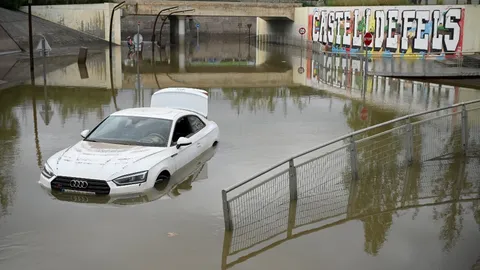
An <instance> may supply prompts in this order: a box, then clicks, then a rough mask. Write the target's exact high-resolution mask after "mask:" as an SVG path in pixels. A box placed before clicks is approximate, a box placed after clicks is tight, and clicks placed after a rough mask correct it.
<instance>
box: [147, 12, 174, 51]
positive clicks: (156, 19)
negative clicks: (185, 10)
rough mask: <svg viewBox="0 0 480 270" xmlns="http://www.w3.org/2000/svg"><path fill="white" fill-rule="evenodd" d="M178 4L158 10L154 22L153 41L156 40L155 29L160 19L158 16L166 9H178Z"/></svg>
mask: <svg viewBox="0 0 480 270" xmlns="http://www.w3.org/2000/svg"><path fill="white" fill-rule="evenodd" d="M177 8H178V6H176V7H170V8H164V9H162V10H160V12H158V14H157V17H156V18H155V22H154V23H153V31H152V43H153V42H154V41H155V29H156V27H157V21H158V17H160V14H161V13H162V12H164V11H167V10H172V9H177Z"/></svg>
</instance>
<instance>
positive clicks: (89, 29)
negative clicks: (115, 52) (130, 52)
mask: <svg viewBox="0 0 480 270" xmlns="http://www.w3.org/2000/svg"><path fill="white" fill-rule="evenodd" d="M114 6H115V4H114V3H103V4H85V5H84V4H78V5H77V4H76V5H43V6H32V14H33V15H34V16H37V17H40V18H42V19H45V20H47V21H50V22H54V23H58V24H60V25H64V26H66V27H69V28H71V29H75V30H78V31H80V32H82V33H86V34H89V35H92V36H95V37H99V38H102V39H104V40H107V41H108V40H109V33H110V32H109V31H110V28H109V26H110V15H111V13H112V9H113V7H114ZM20 10H21V11H23V12H28V7H26V6H23V7H21V8H20ZM121 13H122V10H117V11H116V12H115V18H114V20H113V28H112V40H113V42H114V43H115V44H120V42H121V35H120V29H121V25H120V24H121V21H120V17H121Z"/></svg>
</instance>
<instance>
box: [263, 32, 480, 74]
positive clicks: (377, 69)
mask: <svg viewBox="0 0 480 270" xmlns="http://www.w3.org/2000/svg"><path fill="white" fill-rule="evenodd" d="M255 42H256V44H257V46H258V48H259V49H267V48H268V46H275V45H281V46H290V47H293V48H298V49H301V50H307V51H310V52H312V53H313V54H314V56H312V57H315V55H316V57H317V58H319V57H318V56H320V58H322V59H329V58H330V59H331V58H333V57H336V56H337V57H340V58H344V59H345V60H350V59H358V60H361V61H362V62H361V65H360V67H361V69H362V70H364V71H365V73H366V74H371V75H380V76H393V77H399V76H402V77H448V76H450V77H458V76H469V77H471V76H480V54H479V52H461V53H460V52H429V53H393V52H388V51H382V52H380V51H372V49H371V48H369V49H368V50H364V48H359V49H358V50H355V51H346V50H344V49H335V48H332V49H331V50H328V51H326V50H325V49H324V45H323V44H321V43H320V42H312V41H311V40H307V39H306V38H299V37H293V36H285V35H273V34H272V35H258V36H256V38H255ZM301 56H302V57H303V55H301ZM365 60H367V61H365ZM406 60H409V61H406ZM413 60H415V61H413ZM345 62H346V63H345V64H346V65H347V67H348V61H345Z"/></svg>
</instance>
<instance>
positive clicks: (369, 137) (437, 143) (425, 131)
mask: <svg viewBox="0 0 480 270" xmlns="http://www.w3.org/2000/svg"><path fill="white" fill-rule="evenodd" d="M479 113H480V100H475V101H470V102H465V103H460V104H455V105H451V106H448V107H444V108H438V109H434V110H430V111H426V112H421V113H416V114H411V115H407V116H404V117H400V118H397V119H394V120H391V121H387V122H384V123H381V124H378V125H375V126H371V127H368V128H365V129H362V130H359V131H355V132H353V133H350V134H347V135H344V136H342V137H340V138H338V139H334V140H332V141H330V142H327V143H325V144H322V145H320V146H318V147H315V148H313V149H310V150H308V151H305V152H303V153H301V154H298V155H296V156H293V157H291V158H289V159H287V160H284V161H282V162H280V163H278V164H276V165H274V166H272V167H270V168H268V169H266V170H264V171H262V172H260V173H258V174H256V175H254V176H253V177H251V178H249V179H247V180H245V181H243V182H241V183H238V184H236V185H234V186H231V187H229V188H227V189H224V190H222V201H223V211H224V219H225V229H226V230H227V231H231V230H232V229H233V228H235V229H236V230H237V232H238V231H241V230H242V228H243V227H244V226H245V225H246V224H250V223H251V222H252V220H255V221H256V222H257V221H258V217H259V216H261V217H262V220H260V221H258V222H261V223H262V224H263V225H262V226H264V227H265V228H267V227H268V228H270V227H271V226H270V223H278V222H280V223H282V224H283V225H282V226H287V225H288V224H284V223H285V221H284V220H285V219H284V218H283V217H284V216H285V211H286V210H285V209H286V208H288V203H289V202H290V201H295V200H298V199H301V198H308V197H310V196H314V197H318V198H323V199H326V200H328V198H330V197H332V198H335V201H337V200H336V199H337V198H338V197H339V196H341V194H343V195H345V196H346V194H345V186H349V185H350V184H351V183H355V182H358V181H369V178H370V177H371V174H372V172H374V171H376V170H382V171H384V170H386V169H387V168H394V167H396V166H399V165H412V164H414V163H417V164H418V163H422V162H425V161H427V160H431V159H433V158H441V157H445V156H449V155H452V154H455V155H457V154H463V155H467V156H469V155H478V154H480V141H479V134H480V117H479ZM469 114H470V118H469ZM252 185H253V186H252ZM377 188H379V191H378V192H381V189H382V187H381V186H380V187H377ZM319 190H322V191H325V192H324V193H321V192H320V193H319ZM232 193H237V194H236V195H231V194H232ZM229 195H230V196H229ZM343 195H342V196H343ZM229 197H230V198H229ZM323 199H322V200H323ZM345 200H347V198H345ZM259 205H260V206H262V207H260V208H259V207H258V206H259ZM332 207H333V208H335V207H334V206H332ZM267 214H268V215H267ZM266 215H267V216H266ZM271 233H272V234H274V233H275V232H271Z"/></svg>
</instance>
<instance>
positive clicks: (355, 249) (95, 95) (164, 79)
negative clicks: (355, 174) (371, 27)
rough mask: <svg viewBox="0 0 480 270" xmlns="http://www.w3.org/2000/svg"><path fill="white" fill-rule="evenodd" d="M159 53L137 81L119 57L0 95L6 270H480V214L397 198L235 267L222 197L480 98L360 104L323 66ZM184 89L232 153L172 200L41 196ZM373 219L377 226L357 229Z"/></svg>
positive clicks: (393, 86) (423, 87) (376, 91)
mask: <svg viewBox="0 0 480 270" xmlns="http://www.w3.org/2000/svg"><path fill="white" fill-rule="evenodd" d="M189 46H190V47H189ZM148 51H149V50H148V47H147V50H146V51H145V52H144V54H143V55H142V61H141V63H140V64H139V65H136V61H135V59H136V58H135V57H132V56H128V54H127V52H126V51H125V50H123V51H122V50H120V48H118V49H116V51H115V53H114V59H115V61H113V62H110V63H109V61H108V60H107V59H108V58H107V56H108V53H106V54H95V55H92V56H91V57H90V58H89V60H88V61H87V65H86V67H85V68H84V69H83V68H82V67H80V68H79V66H78V65H77V63H76V61H73V62H71V63H65V64H63V66H58V65H57V66H55V69H53V68H51V69H49V70H48V72H47V79H46V85H45V86H44V85H43V83H44V80H43V77H42V76H41V75H40V77H36V79H35V84H36V86H31V85H28V84H26V85H18V86H15V87H12V88H8V89H5V90H2V91H0V149H1V153H0V168H2V169H1V171H0V196H1V197H0V203H1V208H0V210H1V211H0V265H1V267H2V269H12V270H13V269H15V270H16V269H87V268H92V269H93V268H98V269H100V268H115V269H133V268H135V269H152V268H162V269H163V268H165V269H222V264H223V266H224V267H225V266H226V265H227V264H229V263H230V262H231V261H232V260H233V261H235V260H237V259H238V257H240V261H239V262H236V263H235V264H234V265H230V264H229V269H292V268H297V269H318V268H322V269H323V268H326V269H348V268H353V267H355V268H357V269H385V268H393V269H406V268H410V267H412V268H416V269H472V266H473V265H474V264H475V263H476V262H477V261H478V260H479V257H480V244H479V243H480V232H479V229H480V225H479V224H480V219H479V217H480V208H479V201H478V200H469V201H458V198H457V199H456V198H453V199H452V200H453V201H449V200H443V202H442V203H441V204H439V205H431V204H427V205H425V206H418V205H422V204H420V203H419V204H414V205H413V207H412V208H407V209H399V210H395V211H394V210H393V209H392V207H391V204H389V201H388V196H384V197H382V196H381V195H378V196H379V197H378V198H379V199H378V200H374V201H375V204H374V206H375V207H370V208H369V207H368V205H362V203H363V204H369V201H368V200H365V199H363V200H362V199H361V198H360V199H359V200H358V201H357V202H356V203H354V205H355V206H356V207H357V208H356V209H357V210H358V212H356V215H352V216H350V217H351V218H350V219H348V220H347V221H345V222H339V223H338V224H337V223H333V224H332V225H331V226H327V227H326V228H324V229H322V230H318V231H313V232H312V233H309V234H308V235H304V236H303V235H300V236H298V237H295V238H294V239H292V240H289V241H283V242H281V243H279V244H275V246H273V247H270V248H268V249H267V250H265V251H263V252H257V253H258V254H257V253H255V251H258V250H259V248H258V246H255V247H254V248H253V250H247V251H243V253H240V254H239V255H235V254H234V258H231V256H230V255H229V256H227V255H228V254H229V253H231V252H228V250H234V249H229V245H228V242H229V238H230V236H229V235H228V234H225V233H224V221H223V213H222V203H221V196H220V191H221V189H222V188H225V187H228V186H230V185H233V184H235V183H237V182H239V181H242V180H244V179H246V178H248V177H250V176H251V175H253V174H254V173H256V172H257V171H259V170H262V169H264V168H266V167H268V166H270V165H272V164H274V163H276V162H277V161H280V160H283V159H285V158H286V157H288V156H290V155H293V154H297V153H299V152H301V151H303V150H306V149H308V148H311V147H312V146H313V145H318V144H321V143H323V142H326V141H328V140H331V139H333V138H336V137H338V136H341V135H343V134H345V133H348V132H350V131H352V130H358V129H360V128H363V127H367V126H370V125H373V124H377V123H380V122H384V121H387V120H390V119H393V118H395V117H398V116H400V115H404V114H406V113H407V112H413V111H421V110H425V109H430V108H436V107H439V106H446V105H450V104H454V103H458V102H462V101H467V100H472V99H478V98H479V97H480V92H479V91H477V90H472V89H467V88H460V87H454V86H448V85H438V84H429V83H424V82H422V83H420V82H412V81H406V80H398V79H389V78H382V77H373V76H370V77H368V82H367V84H366V88H363V89H366V90H365V91H362V88H361V86H362V85H364V84H363V81H361V76H357V75H358V74H356V73H355V72H352V73H351V75H348V74H349V73H348V72H343V70H342V72H339V69H330V71H328V72H329V73H328V74H326V73H322V72H321V71H322V70H321V69H318V68H317V67H316V65H315V59H314V57H309V56H303V57H299V56H298V55H292V56H289V55H288V54H287V55H285V54H283V53H282V52H279V51H267V50H265V51H262V50H258V49H255V47H249V46H248V44H245V43H244V42H243V41H242V42H239V43H232V44H230V43H228V44H227V43H222V42H218V41H210V42H209V41H201V42H200V43H199V45H198V46H197V45H196V44H195V43H193V44H190V45H188V46H187V48H185V53H184V54H183V56H182V55H181V53H180V54H179V53H178V51H175V50H170V51H169V52H168V51H167V52H164V55H162V56H161V58H160V56H159V55H158V54H156V56H155V57H154V58H152V57H149V55H148ZM183 57H184V58H183ZM154 59H155V60H154ZM182 59H186V60H185V61H184V62H182ZM52 66H53V64H52ZM47 67H51V66H49V65H47ZM299 67H303V68H304V71H303V72H298V71H299V70H301V69H299ZM157 68H158V69H159V70H157ZM85 70H86V73H85ZM319 74H323V75H321V76H320V75H319ZM325 75H326V76H325ZM358 78H360V79H358ZM345 82H347V83H345ZM352 82H353V83H352ZM26 83H29V81H26ZM182 84H183V85H185V86H190V87H192V86H196V85H198V86H199V87H202V88H205V89H206V90H208V91H209V96H210V105H209V106H210V108H209V114H210V116H209V118H211V119H212V120H214V121H215V122H217V124H218V125H219V127H220V133H221V140H220V143H219V144H218V146H217V147H216V148H215V149H212V151H211V152H208V153H206V154H205V155H203V156H201V157H200V158H199V159H198V160H196V161H195V162H194V163H192V164H191V165H190V166H188V167H186V168H185V169H184V170H182V171H181V174H179V175H177V176H175V177H172V179H171V180H170V182H169V183H168V184H166V185H164V186H158V187H156V188H155V190H152V191H151V192H148V193H146V194H143V195H140V196H124V197H118V198H115V197H112V198H110V197H107V198H92V197H89V196H79V195H68V194H58V193H54V194H51V193H49V192H47V191H45V190H43V189H42V188H41V187H40V186H39V185H38V183H37V181H38V178H39V175H40V168H41V167H42V166H43V163H44V162H45V160H46V159H47V158H48V157H49V156H51V155H52V154H54V153H55V152H57V151H59V150H61V149H63V148H65V147H67V146H69V145H72V144H74V143H76V142H77V141H78V140H80V132H81V131H82V130H84V129H91V128H92V127H94V126H95V125H96V124H97V123H98V122H99V121H100V120H101V119H103V118H104V117H106V116H107V115H108V114H109V113H112V112H114V111H116V110H117V109H123V108H128V107H138V106H148V104H149V101H150V95H151V94H152V93H153V92H154V91H155V90H156V89H158V88H159V87H168V86H179V85H182ZM111 85H114V88H115V89H113V90H112V87H111ZM473 162H475V161H473ZM477 163H478V162H477ZM477 163H474V164H477ZM475 166H476V165H475ZM475 168H476V167H475ZM452 170H456V169H455V168H453V169H452ZM477 175H478V174H477ZM439 179H440V178H439ZM442 179H443V178H442ZM445 179H446V180H445ZM445 179H444V180H442V181H443V182H438V181H437V182H436V181H433V180H431V181H430V182H428V181H427V180H425V181H427V182H428V184H429V185H431V186H432V188H433V187H435V186H436V190H437V191H436V192H434V193H432V194H433V195H431V196H440V197H441V196H443V195H442V194H444V193H445V192H443V193H442V188H443V191H449V190H451V188H449V187H450V186H451V185H452V183H456V182H458V181H457V180H455V179H456V178H451V179H449V178H445ZM452 179H453V180H452ZM439 181H440V180H439ZM391 182H394V181H393V180H392V181H391ZM376 185H378V186H379V187H382V186H384V185H385V183H383V182H381V183H377V184H376ZM365 188H368V185H366V186H365ZM386 189H387V188H385V189H381V190H386ZM387 191H388V190H387ZM387 191H386V192H387ZM409 192H410V191H409ZM411 192H418V191H415V190H413V191H411ZM475 192H477V193H475ZM473 193H474V194H478V189H477V190H476V191H475V190H474V191H473ZM385 194H387V193H385ZM469 194H470V193H469ZM362 196H363V197H362V198H368V197H372V196H373V195H369V194H368V192H364V193H362ZM442 198H446V196H444V197H442ZM370 203H371V201H370ZM322 207H325V205H321V204H320V205H316V206H315V208H316V209H319V211H322ZM362 209H367V210H368V211H367V210H366V211H364V212H363V214H366V215H358V213H360V212H362V211H361V210H362ZM380 212H382V213H381V214H379V213H380ZM256 236H257V237H259V238H262V237H263V236H262V234H257V235H256ZM230 240H231V239H230ZM225 243H227V244H225ZM225 250H227V251H225ZM251 253H254V255H256V256H252V255H251ZM235 256H237V257H235ZM242 256H246V257H242ZM227 261H228V262H227ZM477 264H478V263H477Z"/></svg>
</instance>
